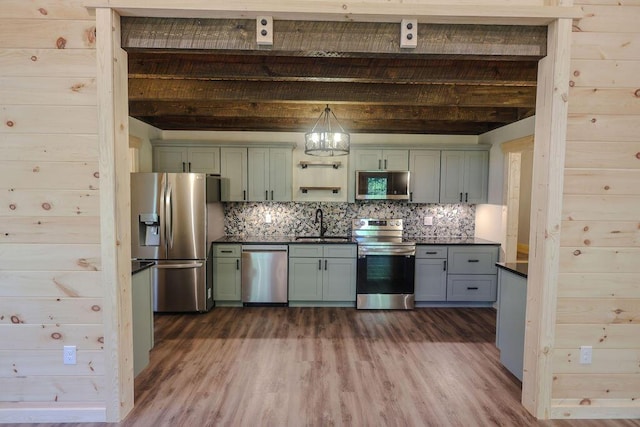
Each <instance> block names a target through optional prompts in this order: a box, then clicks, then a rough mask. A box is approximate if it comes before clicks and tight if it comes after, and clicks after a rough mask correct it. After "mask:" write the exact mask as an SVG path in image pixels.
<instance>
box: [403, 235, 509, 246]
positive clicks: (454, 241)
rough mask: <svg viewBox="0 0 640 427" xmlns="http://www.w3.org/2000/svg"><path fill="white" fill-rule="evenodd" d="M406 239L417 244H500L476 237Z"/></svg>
mask: <svg viewBox="0 0 640 427" xmlns="http://www.w3.org/2000/svg"><path fill="white" fill-rule="evenodd" d="M407 239H408V240H413V241H414V242H416V244H417V245H498V246H499V245H500V243H497V242H492V241H491V240H485V239H480V238H477V237H421V236H407Z"/></svg>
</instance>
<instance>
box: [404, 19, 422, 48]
mask: <svg viewBox="0 0 640 427" xmlns="http://www.w3.org/2000/svg"><path fill="white" fill-rule="evenodd" d="M400 47H401V48H416V47H418V20H417V19H403V20H402V22H401V23H400Z"/></svg>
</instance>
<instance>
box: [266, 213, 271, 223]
mask: <svg viewBox="0 0 640 427" xmlns="http://www.w3.org/2000/svg"><path fill="white" fill-rule="evenodd" d="M264 222H266V223H267V224H271V214H269V213H268V214H266V215H265V216H264Z"/></svg>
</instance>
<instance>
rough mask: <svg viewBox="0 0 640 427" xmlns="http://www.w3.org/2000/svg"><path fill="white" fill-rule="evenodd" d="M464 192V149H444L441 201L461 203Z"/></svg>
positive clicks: (441, 171) (441, 166) (442, 155)
mask: <svg viewBox="0 0 640 427" xmlns="http://www.w3.org/2000/svg"><path fill="white" fill-rule="evenodd" d="M463 193H464V151H443V152H442V153H441V162H440V203H461V202H462V200H463Z"/></svg>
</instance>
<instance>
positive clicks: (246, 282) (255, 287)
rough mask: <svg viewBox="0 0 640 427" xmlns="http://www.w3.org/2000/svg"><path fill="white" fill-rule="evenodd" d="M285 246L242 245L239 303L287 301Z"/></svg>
mask: <svg viewBox="0 0 640 427" xmlns="http://www.w3.org/2000/svg"><path fill="white" fill-rule="evenodd" d="M287 262H288V259H287V246H276V245H255V246H253V245H243V246H242V280H241V281H242V302H243V303H244V304H282V305H285V304H287V303H288V276H289V274H288V265H287Z"/></svg>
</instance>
